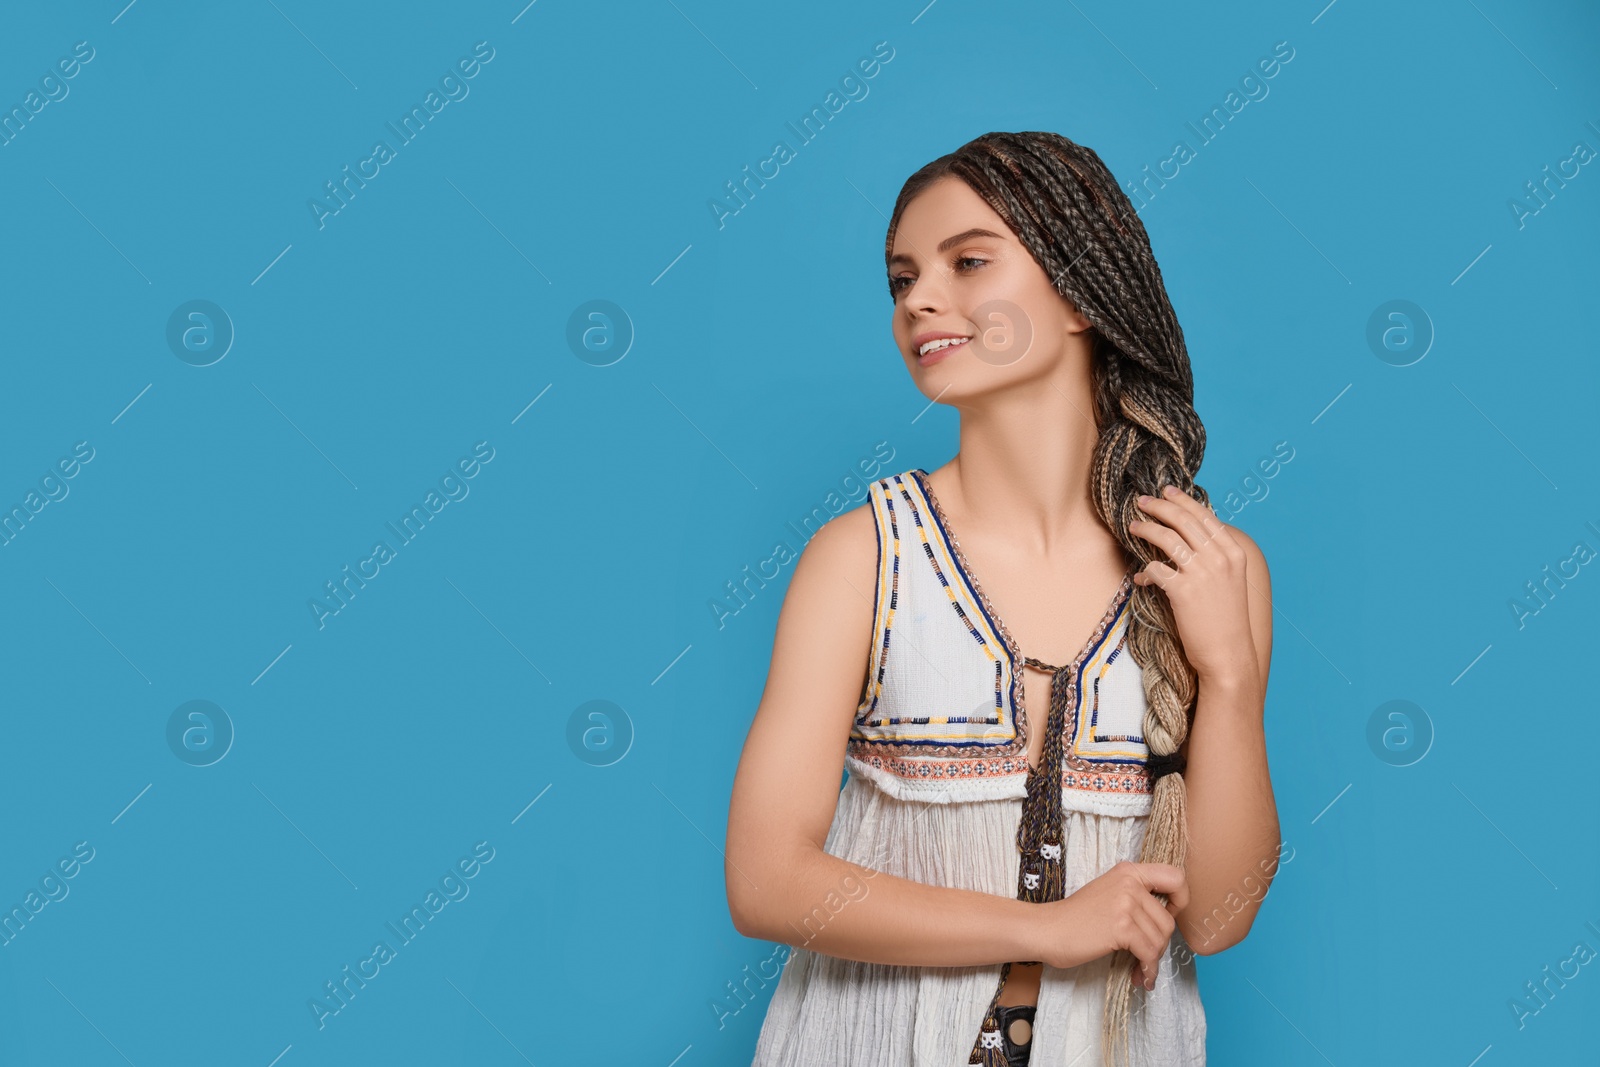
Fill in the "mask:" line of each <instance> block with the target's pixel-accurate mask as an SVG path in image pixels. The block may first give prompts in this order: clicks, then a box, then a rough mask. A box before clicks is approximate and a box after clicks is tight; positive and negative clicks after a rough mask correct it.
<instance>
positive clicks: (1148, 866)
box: [1133, 863, 1187, 896]
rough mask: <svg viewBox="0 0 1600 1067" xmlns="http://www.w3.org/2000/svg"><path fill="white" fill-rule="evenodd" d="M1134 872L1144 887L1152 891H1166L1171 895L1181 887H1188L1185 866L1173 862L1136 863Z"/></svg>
mask: <svg viewBox="0 0 1600 1067" xmlns="http://www.w3.org/2000/svg"><path fill="white" fill-rule="evenodd" d="M1133 866H1134V874H1136V875H1137V876H1138V878H1139V881H1140V882H1142V883H1144V887H1145V888H1146V889H1148V890H1150V891H1151V892H1152V893H1166V894H1168V895H1169V896H1170V895H1171V894H1173V893H1176V892H1177V891H1178V890H1179V889H1185V890H1186V888H1187V876H1186V875H1185V874H1184V873H1183V868H1182V867H1178V866H1175V865H1173V864H1171V863H1135V864H1134V865H1133Z"/></svg>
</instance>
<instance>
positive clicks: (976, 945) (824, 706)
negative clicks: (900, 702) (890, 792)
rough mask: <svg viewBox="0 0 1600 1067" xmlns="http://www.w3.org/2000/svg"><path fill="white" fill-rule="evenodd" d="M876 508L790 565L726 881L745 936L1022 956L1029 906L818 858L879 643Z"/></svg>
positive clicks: (887, 951)
mask: <svg viewBox="0 0 1600 1067" xmlns="http://www.w3.org/2000/svg"><path fill="white" fill-rule="evenodd" d="M874 521H875V520H874V517H873V512H872V508H871V507H869V506H861V507H858V508H854V509H852V510H851V511H849V512H846V513H845V514H843V515H840V516H839V517H838V518H836V519H834V520H832V521H831V522H829V523H827V524H825V525H824V526H823V527H822V529H820V530H818V531H817V533H816V535H815V536H813V537H812V539H811V540H810V542H808V543H807V545H806V547H805V550H804V551H803V552H802V553H801V555H800V560H799V562H798V563H796V564H795V572H794V575H793V577H792V578H791V579H790V583H789V589H788V592H787V593H786V594H785V596H784V602H783V608H782V610H781V611H780V612H779V616H778V627H777V634H776V637H775V638H774V641H773V650H772V665H771V668H770V671H769V673H768V675H767V684H766V689H765V691H764V692H763V693H762V697H761V705H760V707H759V708H758V709H757V711H756V716H755V721H754V722H753V723H752V724H751V726H750V733H749V736H748V737H747V738H746V739H745V744H744V752H743V754H742V755H741V756H740V759H739V769H738V772H737V774H736V775H735V777H734V783H733V795H732V799H731V801H730V804H729V811H728V848H727V863H726V865H725V873H726V877H727V891H728V908H729V912H730V914H731V916H732V918H733V925H734V927H735V928H736V929H738V931H739V932H740V933H742V934H744V935H745V936H747V937H756V938H761V939H764V940H771V941H781V942H785V943H788V944H791V945H803V946H804V947H806V948H809V949H812V950H813V951H816V952H822V953H826V954H827V955H830V956H839V957H843V958H846V959H856V960H865V961H868V962H874V963H891V964H902V965H912V966H915V965H929V966H951V967H955V966H970V965H979V964H989V963H999V962H1003V961H1005V960H1008V959H1015V958H1021V957H1019V956H1018V955H1017V954H1018V953H1019V952H1023V953H1024V955H1025V950H1023V949H1022V946H1021V945H1020V944H1019V942H1020V940H1021V938H1020V937H1019V934H1020V932H1021V931H1022V930H1023V929H1024V928H1025V926H1026V924H1027V916H1028V911H1029V907H1030V906H1029V905H1028V904H1026V903H1024V902H1022V901H1020V900H1015V899H1007V898H1005V897H999V896H992V895H989V894H985V893H976V892H970V891H967V890H955V889H945V888H941V887H936V886H930V885H925V884H922V883H920V882H913V881H909V880H907V879H903V878H898V877H895V876H893V875H889V874H885V873H882V872H881V871H877V870H873V869H870V868H867V867H862V866H859V865H857V864H853V863H849V862H847V861H845V860H843V859H840V858H839V857H837V856H833V855H830V854H828V853H826V852H824V851H823V843H824V842H825V841H826V839H827V835H828V830H829V828H830V827H831V825H832V823H833V817H834V813H835V810H836V808H837V806H838V800H839V777H840V772H841V771H842V770H843V767H844V747H845V743H846V741H847V740H848V738H849V733H850V728H851V725H852V724H853V723H854V721H855V712H856V708H857V706H858V704H859V703H860V698H861V691H862V683H863V680H864V678H865V676H866V671H867V656H868V651H869V649H870V646H871V644H872V623H873V618H872V614H873V603H874V599H873V598H874V587H875V584H876V582H877V573H878V560H877V540H876V535H875V534H874V531H873V523H874Z"/></svg>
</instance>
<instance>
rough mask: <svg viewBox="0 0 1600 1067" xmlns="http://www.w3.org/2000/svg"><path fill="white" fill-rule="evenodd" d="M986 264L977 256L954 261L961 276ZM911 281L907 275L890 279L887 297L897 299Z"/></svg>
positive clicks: (984, 260) (985, 261)
mask: <svg viewBox="0 0 1600 1067" xmlns="http://www.w3.org/2000/svg"><path fill="white" fill-rule="evenodd" d="M987 262H989V261H988V260H986V259H979V258H978V257H977V256H962V257H960V258H959V259H957V260H956V270H957V271H959V272H960V273H962V274H967V273H969V272H971V271H974V270H977V269H978V268H979V267H981V266H983V265H984V264H985V263H987ZM969 263H970V264H972V266H967V264H969ZM913 281H915V279H914V278H911V277H909V276H907V275H902V276H901V277H899V278H890V279H889V295H890V296H891V297H898V296H899V295H900V294H901V293H903V292H905V291H906V289H907V288H909V287H910V285H911V283H912V282H913Z"/></svg>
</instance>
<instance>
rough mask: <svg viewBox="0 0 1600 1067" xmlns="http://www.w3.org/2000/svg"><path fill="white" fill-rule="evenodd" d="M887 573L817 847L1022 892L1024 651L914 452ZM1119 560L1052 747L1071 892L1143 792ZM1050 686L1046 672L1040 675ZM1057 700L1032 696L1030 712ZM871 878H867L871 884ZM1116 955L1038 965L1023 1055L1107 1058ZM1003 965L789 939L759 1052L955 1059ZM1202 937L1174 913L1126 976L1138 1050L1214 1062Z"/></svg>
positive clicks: (1111, 852)
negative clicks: (1148, 959) (1133, 975)
mask: <svg viewBox="0 0 1600 1067" xmlns="http://www.w3.org/2000/svg"><path fill="white" fill-rule="evenodd" d="M870 502H871V505H872V509H873V512H874V514H875V516H876V519H877V530H878V581H877V595H876V598H875V605H876V606H875V609H874V623H873V644H872V652H871V659H870V664H869V670H868V684H867V687H866V692H865V694H864V696H863V699H862V701H861V705H860V707H859V708H858V709H857V713H856V719H855V724H854V726H853V727H852V729H851V733H850V738H849V742H848V747H847V749H846V756H845V767H846V769H847V770H848V772H849V778H848V781H847V782H846V783H845V785H844V788H843V789H842V790H841V792H840V794H839V805H838V809H837V811H836V813H835V815H834V820H833V824H832V826H831V828H830V829H829V832H828V836H827V840H826V843H825V845H824V850H825V851H827V852H828V853H830V854H832V855H835V856H840V857H842V858H845V859H848V860H850V861H852V862H854V863H859V864H861V865H862V866H863V867H866V868H868V869H871V870H878V871H884V872H887V873H889V874H893V875H897V876H899V877H902V878H908V879H912V880H914V881H919V882H924V883H928V884H931V885H940V886H951V887H957V888H961V889H969V890H976V891H979V892H984V893H993V894H995V895H996V896H1003V897H1010V898H1012V899H1015V898H1016V896H1017V885H1018V875H1019V864H1020V862H1021V856H1020V854H1019V852H1018V847H1017V830H1018V827H1019V824H1020V821H1021V817H1022V803H1023V799H1024V797H1025V796H1026V795H1027V786H1026V783H1027V774H1028V762H1027V735H1026V731H1025V729H1024V730H1019V728H1018V727H1019V724H1020V723H1021V720H1020V718H1019V715H1018V711H1019V704H1020V702H1021V697H1022V694H1021V692H1020V687H1021V682H1022V678H1021V672H1022V655H1021V654H1020V653H1019V651H1018V649H1017V647H1016V643H1015V641H1014V640H1013V639H1012V637H1011V635H1010V633H1009V632H1008V631H1007V630H1006V628H1005V624H1004V623H1003V622H1002V621H1001V619H1000V618H999V616H998V615H996V613H995V612H994V609H993V608H992V607H991V606H990V604H989V601H988V598H987V597H986V596H985V595H984V593H983V590H982V589H981V588H980V587H979V586H978V584H977V581H976V579H975V578H974V577H973V574H972V569H971V567H970V566H968V564H967V561H966V558H965V556H963V555H962V552H961V546H960V543H959V542H958V541H957V540H956V539H955V537H954V535H953V534H952V533H951V531H950V527H949V522H948V520H947V519H946V517H945V515H944V512H943V510H942V509H941V508H940V506H939V503H938V500H937V499H936V498H935V497H934V496H933V491H932V488H931V487H930V486H929V483H928V481H927V472H926V471H924V470H922V469H920V468H917V469H914V470H910V471H906V472H904V473H902V474H897V475H894V476H892V477H889V478H884V479H881V480H879V481H876V482H874V483H873V484H872V487H871V497H870ZM1131 591H1132V578H1131V576H1125V577H1124V579H1123V582H1122V584H1121V586H1120V587H1119V588H1118V590H1117V593H1116V595H1115V596H1114V597H1113V599H1112V603H1111V605H1110V606H1109V607H1108V608H1107V609H1106V612H1105V614H1104V616H1103V617H1102V618H1101V620H1100V623H1099V625H1098V626H1097V627H1096V629H1095V632H1094V633H1093V634H1092V635H1091V636H1090V638H1089V641H1088V644H1086V645H1085V646H1084V648H1083V649H1082V650H1081V651H1080V652H1079V654H1078V656H1077V657H1076V658H1075V659H1074V660H1073V661H1072V663H1071V667H1072V668H1073V669H1072V671H1071V672H1070V673H1069V677H1071V678H1072V679H1073V680H1074V681H1073V684H1074V688H1075V690H1076V692H1075V694H1069V697H1068V702H1067V708H1068V716H1067V719H1066V724H1065V733H1064V735H1063V736H1064V741H1063V761H1062V797H1063V808H1064V810H1065V813H1066V814H1065V821H1064V827H1063V829H1064V832H1065V838H1064V844H1063V849H1062V860H1063V863H1064V865H1065V873H1066V891H1067V893H1069V894H1070V893H1073V892H1076V891H1077V890H1078V889H1079V888H1081V887H1082V886H1083V885H1084V883H1086V882H1088V881H1090V880H1092V879H1094V878H1096V877H1098V876H1099V875H1101V874H1103V873H1105V872H1106V871H1107V870H1109V869H1110V868H1111V867H1112V866H1113V865H1114V864H1116V863H1117V862H1119V861H1121V860H1137V859H1138V858H1139V848H1140V845H1141V844H1142V842H1143V840H1144V830H1145V824H1146V820H1147V817H1148V815H1149V811H1150V782H1149V779H1148V777H1147V776H1146V774H1145V769H1144V761H1145V759H1146V756H1147V755H1148V751H1147V749H1146V748H1145V745H1144V742H1143V740H1142V739H1141V736H1140V735H1141V733H1142V729H1143V722H1144V711H1145V700H1144V689H1143V683H1142V678H1141V674H1142V672H1141V670H1140V668H1139V666H1138V665H1137V664H1136V663H1134V662H1133V657H1132V656H1130V655H1129V654H1128V653H1127V651H1126V650H1125V649H1124V647H1123V641H1124V638H1125V636H1126V632H1127V621H1128V617H1127V607H1128V597H1129V595H1130V593H1131ZM1047 692H1048V691H1046V693H1047ZM1047 703H1048V700H1037V701H1036V704H1037V706H1038V707H1039V709H1040V710H1039V711H1037V712H1035V715H1034V717H1035V721H1036V723H1037V724H1038V725H1037V728H1039V729H1042V728H1043V725H1044V718H1045V716H1044V710H1043V709H1044V707H1045V706H1046V705H1047ZM869 892H870V889H869ZM1111 959H1112V958H1111V956H1109V955H1108V956H1103V957H1101V958H1100V959H1098V960H1093V961H1091V962H1089V963H1086V964H1083V965H1081V966H1078V967H1073V968H1068V969H1061V968H1056V967H1050V966H1048V965H1047V966H1045V967H1044V968H1043V971H1042V976H1041V984H1040V988H1039V997H1038V1002H1037V1004H1038V1009H1037V1013H1036V1015H1035V1018H1034V1028H1033V1038H1032V1042H1033V1043H1032V1048H1031V1051H1030V1053H1029V1065H1030V1067H1069V1065H1070V1067H1100V1064H1101V1058H1102V1054H1101V1012H1102V1010H1103V1007H1104V1003H1105V988H1106V981H1107V978H1108V975H1109V971H1110V966H1111ZM1001 967H1002V964H999V963H996V964H992V965H987V966H982V967H905V966H894V965H888V964H876V963H862V962H859V961H854V960H844V959H840V958H837V957H833V956H827V955H823V954H820V953H817V952H813V951H810V950H809V949H806V948H804V947H803V946H796V947H795V948H794V949H793V951H792V952H791V953H790V955H789V959H788V962H787V965H786V966H785V968H784V971H783V975H782V977H781V978H780V979H779V981H778V985H777V987H776V988H775V989H774V991H773V996H772V1001H771V1003H770V1004H769V1006H768V1008H767V1014H766V1019H765V1021H764V1023H763V1025H762V1029H761V1034H760V1037H759V1039H758V1041H757V1044H756V1053H755V1059H754V1061H753V1065H752V1067H960V1065H965V1064H967V1062H968V1057H969V1055H970V1054H971V1052H972V1049H973V1046H974V1044H975V1043H976V1042H977V1039H978V1033H979V1029H980V1028H981V1026H982V1025H983V1019H984V1013H985V1012H986V1011H987V1009H988V1007H989V1003H990V1001H991V999H992V998H993V996H994V993H995V988H996V986H997V985H998V984H999V981H1000V971H1001ZM1205 1037H1206V1023H1205V1013H1204V1011H1203V1009H1202V1007H1201V1003H1200V991H1199V985H1198V983H1197V981H1196V976H1195V969H1194V956H1193V954H1192V953H1191V952H1189V951H1188V950H1187V946H1186V945H1185V944H1184V942H1183V935H1182V934H1181V933H1177V932H1174V934H1173V937H1172V941H1171V943H1169V945H1168V948H1167V953H1166V955H1165V956H1164V957H1163V958H1162V960H1161V963H1160V969H1159V974H1158V976H1157V978H1156V986H1155V989H1154V990H1153V991H1150V992H1146V991H1145V990H1144V988H1143V987H1142V986H1137V985H1136V986H1135V988H1134V991H1133V1001H1132V1015H1131V1018H1130V1022H1129V1055H1130V1060H1131V1063H1132V1064H1133V1065H1134V1067H1141V1065H1161V1067H1188V1065H1192V1064H1204V1063H1205Z"/></svg>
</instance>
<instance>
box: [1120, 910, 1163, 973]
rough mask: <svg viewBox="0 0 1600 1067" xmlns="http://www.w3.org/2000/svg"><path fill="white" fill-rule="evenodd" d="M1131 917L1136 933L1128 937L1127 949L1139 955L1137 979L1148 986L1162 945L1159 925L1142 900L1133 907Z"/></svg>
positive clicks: (1154, 971)
mask: <svg viewBox="0 0 1600 1067" xmlns="http://www.w3.org/2000/svg"><path fill="white" fill-rule="evenodd" d="M1132 918H1133V924H1134V926H1135V927H1136V928H1137V930H1138V933H1137V935H1136V936H1134V937H1132V938H1129V940H1130V941H1132V942H1133V943H1132V944H1130V945H1129V946H1128V951H1129V952H1132V953H1133V954H1134V955H1135V956H1137V957H1139V981H1140V984H1141V985H1144V986H1146V987H1148V986H1149V985H1150V983H1152V982H1154V981H1155V977H1156V960H1157V959H1158V958H1159V956H1160V953H1161V950H1162V948H1163V947H1164V942H1163V941H1162V938H1161V927H1160V925H1159V924H1158V923H1157V922H1156V920H1155V917H1154V916H1152V915H1151V914H1150V913H1149V911H1148V910H1146V908H1145V907H1144V905H1143V903H1142V902H1141V904H1140V905H1139V906H1138V907H1136V908H1134V909H1133V916H1132Z"/></svg>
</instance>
